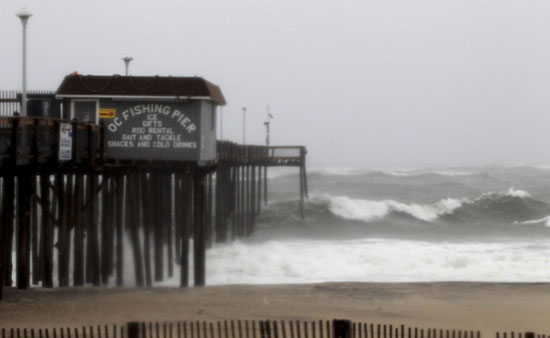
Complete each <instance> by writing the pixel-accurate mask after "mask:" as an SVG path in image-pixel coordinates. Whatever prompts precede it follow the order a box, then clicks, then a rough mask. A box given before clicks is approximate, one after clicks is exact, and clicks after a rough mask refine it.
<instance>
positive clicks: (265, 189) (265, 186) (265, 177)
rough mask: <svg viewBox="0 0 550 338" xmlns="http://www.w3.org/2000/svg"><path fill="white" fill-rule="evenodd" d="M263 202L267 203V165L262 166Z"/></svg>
mask: <svg viewBox="0 0 550 338" xmlns="http://www.w3.org/2000/svg"><path fill="white" fill-rule="evenodd" d="M264 204H265V205H267V166H264Z"/></svg>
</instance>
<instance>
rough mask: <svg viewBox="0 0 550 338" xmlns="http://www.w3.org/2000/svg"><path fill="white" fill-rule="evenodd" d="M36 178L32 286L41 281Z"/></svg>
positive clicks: (32, 204) (32, 227)
mask: <svg viewBox="0 0 550 338" xmlns="http://www.w3.org/2000/svg"><path fill="white" fill-rule="evenodd" d="M36 191H37V183H36V176H35V175H33V176H31V194H32V197H31V261H32V284H34V285H36V284H38V283H39V282H40V280H41V269H40V263H39V260H38V238H39V236H38V202H39V200H38V198H37V197H36Z"/></svg>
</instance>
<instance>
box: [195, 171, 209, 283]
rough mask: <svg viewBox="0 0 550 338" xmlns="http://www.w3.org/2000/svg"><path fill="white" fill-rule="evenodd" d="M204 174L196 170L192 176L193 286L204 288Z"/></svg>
mask: <svg viewBox="0 0 550 338" xmlns="http://www.w3.org/2000/svg"><path fill="white" fill-rule="evenodd" d="M205 179H206V174H205V172H204V171H203V170H201V169H198V170H197V171H196V172H195V173H194V175H193V191H194V202H193V207H194V213H193V214H194V222H193V258H194V270H195V286H204V285H205V283H206V245H205V244H206V243H205V236H204V232H205V231H204V230H205V229H204V228H205V219H204V218H205V213H204V211H205V210H204V209H205V204H206V201H205V197H206V196H205V195H206V191H205V188H206V187H205V185H206V182H205Z"/></svg>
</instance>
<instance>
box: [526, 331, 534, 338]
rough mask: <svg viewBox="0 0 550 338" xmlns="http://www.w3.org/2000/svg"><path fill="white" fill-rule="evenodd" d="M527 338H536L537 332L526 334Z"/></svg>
mask: <svg viewBox="0 0 550 338" xmlns="http://www.w3.org/2000/svg"><path fill="white" fill-rule="evenodd" d="M525 338H535V332H525Z"/></svg>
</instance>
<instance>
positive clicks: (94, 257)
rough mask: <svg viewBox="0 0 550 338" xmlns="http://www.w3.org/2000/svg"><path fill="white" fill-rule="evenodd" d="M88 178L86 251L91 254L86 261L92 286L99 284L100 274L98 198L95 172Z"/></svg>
mask: <svg viewBox="0 0 550 338" xmlns="http://www.w3.org/2000/svg"><path fill="white" fill-rule="evenodd" d="M88 178H89V185H88V187H89V194H88V198H89V199H90V200H91V203H92V204H91V205H90V207H89V210H88V211H89V212H88V215H89V223H88V234H87V237H88V239H89V241H88V244H89V245H90V251H88V253H89V254H90V255H91V257H90V259H89V260H88V262H89V263H90V269H91V270H90V282H91V283H92V284H93V285H94V286H99V285H101V275H100V272H101V270H100V263H101V258H100V255H99V238H98V233H97V232H98V231H97V228H98V219H97V214H98V198H97V191H96V190H97V173H96V172H90V173H89V174H88Z"/></svg>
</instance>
